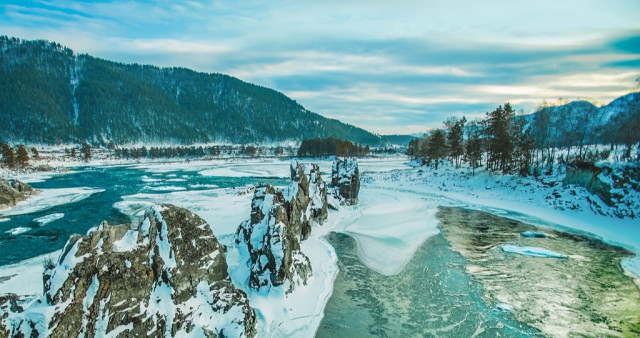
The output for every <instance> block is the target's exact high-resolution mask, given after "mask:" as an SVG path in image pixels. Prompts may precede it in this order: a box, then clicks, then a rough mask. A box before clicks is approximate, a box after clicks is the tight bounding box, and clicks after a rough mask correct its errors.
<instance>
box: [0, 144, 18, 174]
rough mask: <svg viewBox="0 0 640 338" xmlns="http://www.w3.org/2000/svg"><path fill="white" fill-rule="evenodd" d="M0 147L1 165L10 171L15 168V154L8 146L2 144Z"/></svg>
mask: <svg viewBox="0 0 640 338" xmlns="http://www.w3.org/2000/svg"><path fill="white" fill-rule="evenodd" d="M0 147H2V163H4V164H5V165H6V166H7V167H9V168H10V169H13V168H15V167H16V153H15V152H14V151H13V148H11V147H10V146H9V145H8V144H6V143H2V144H1V145H0Z"/></svg>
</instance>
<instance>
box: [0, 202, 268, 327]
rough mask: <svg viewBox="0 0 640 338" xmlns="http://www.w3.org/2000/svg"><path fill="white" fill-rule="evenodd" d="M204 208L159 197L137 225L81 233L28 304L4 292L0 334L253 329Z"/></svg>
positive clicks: (251, 315)
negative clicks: (198, 210) (183, 205)
mask: <svg viewBox="0 0 640 338" xmlns="http://www.w3.org/2000/svg"><path fill="white" fill-rule="evenodd" d="M224 251H225V248H224V247H223V246H222V245H221V244H220V243H218V241H217V239H216V237H215V236H214V235H213V233H212V232H211V229H210V227H209V225H208V224H207V223H206V222H205V221H204V220H203V219H201V218H200V217H198V216H197V215H195V214H193V213H191V212H190V211H188V210H186V209H182V208H178V207H175V206H173V205H162V206H154V207H152V208H150V209H149V210H148V211H147V212H146V213H145V217H144V219H143V220H142V221H141V222H140V224H139V225H137V226H133V227H132V226H130V225H128V224H123V225H117V226H111V225H108V224H106V223H103V224H101V225H100V226H99V227H98V228H95V229H93V231H90V232H89V234H87V236H80V235H74V236H72V237H71V238H70V239H69V241H68V242H67V244H66V246H65V248H64V250H63V251H62V254H61V255H60V258H59V259H58V261H57V262H56V263H55V264H51V265H50V266H49V267H48V268H47V270H46V271H45V273H44V276H43V283H44V295H43V296H42V297H41V298H40V299H38V300H36V301H34V302H33V303H31V304H30V305H28V306H25V307H24V308H21V307H19V306H18V305H17V303H16V300H15V299H14V298H15V297H13V296H11V295H6V296H4V297H0V318H1V319H0V336H3V334H4V335H7V336H20V335H23V336H31V337H34V336H42V337H44V336H58V337H63V336H65V337H66V336H70V337H79V336H83V337H104V336H125V335H126V336H139V337H140V336H145V337H149V336H151V337H158V336H162V337H173V336H214V337H215V336H218V337H220V336H232V337H242V336H253V335H254V334H255V325H256V324H255V323H256V317H255V313H254V311H253V310H252V309H251V307H250V306H249V302H248V299H247V296H246V294H245V293H244V292H243V291H241V290H239V289H236V288H235V287H234V286H233V284H232V283H231V279H230V277H229V275H228V273H227V263H226V260H225V254H224Z"/></svg>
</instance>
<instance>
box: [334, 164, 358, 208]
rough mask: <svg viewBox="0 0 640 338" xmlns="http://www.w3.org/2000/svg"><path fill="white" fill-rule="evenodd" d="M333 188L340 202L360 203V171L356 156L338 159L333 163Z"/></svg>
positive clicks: (348, 203) (347, 203)
mask: <svg viewBox="0 0 640 338" xmlns="http://www.w3.org/2000/svg"><path fill="white" fill-rule="evenodd" d="M331 188H332V190H333V192H334V196H335V197H336V198H337V199H338V200H339V201H340V204H346V205H355V204H358V193H359V192H360V172H359V170H358V162H357V161H356V159H355V158H345V159H342V160H341V159H338V160H337V161H336V162H334V163H333V168H332V170H331Z"/></svg>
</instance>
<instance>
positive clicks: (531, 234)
mask: <svg viewBox="0 0 640 338" xmlns="http://www.w3.org/2000/svg"><path fill="white" fill-rule="evenodd" d="M521 235H522V237H532V238H545V237H547V236H548V235H547V234H546V233H544V232H542V231H523V232H522V233H521Z"/></svg>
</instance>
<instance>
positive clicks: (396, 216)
mask: <svg viewBox="0 0 640 338" xmlns="http://www.w3.org/2000/svg"><path fill="white" fill-rule="evenodd" d="M359 198H360V204H359V205H357V206H356V207H355V210H356V212H355V214H354V215H353V216H351V217H350V218H349V219H347V220H346V221H345V222H343V223H342V224H341V225H340V226H338V227H337V228H336V229H334V231H339V232H343V233H345V234H348V235H349V236H351V237H353V239H355V241H356V243H357V253H358V257H359V258H360V260H361V261H362V263H363V264H364V265H366V266H367V267H369V268H370V269H373V270H375V271H377V272H379V273H381V274H383V275H387V276H389V275H395V274H398V273H399V272H400V271H402V269H403V268H404V266H405V265H406V264H407V263H408V262H409V261H410V260H411V258H412V257H413V254H414V253H415V251H416V250H417V249H418V248H419V247H420V245H421V244H422V242H424V240H425V239H427V238H428V237H430V236H433V235H435V234H438V233H439V230H438V228H437V226H438V220H437V219H436V217H435V214H436V211H437V205H436V204H435V203H433V202H432V201H429V200H428V199H425V198H421V197H419V196H415V194H412V193H404V192H400V191H389V190H386V189H377V188H376V187H372V186H368V187H367V188H366V189H361V190H360V197H359Z"/></svg>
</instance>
